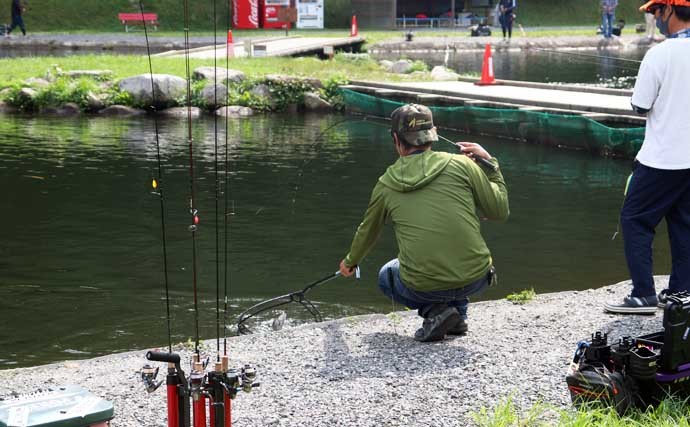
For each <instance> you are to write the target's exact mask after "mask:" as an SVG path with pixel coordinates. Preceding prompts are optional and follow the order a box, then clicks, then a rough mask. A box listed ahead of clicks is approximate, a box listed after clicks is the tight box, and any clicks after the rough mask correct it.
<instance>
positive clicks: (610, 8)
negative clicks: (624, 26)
mask: <svg viewBox="0 0 690 427" xmlns="http://www.w3.org/2000/svg"><path fill="white" fill-rule="evenodd" d="M616 7H618V0H601V32H602V34H603V35H604V37H605V38H607V39H610V38H611V32H612V31H613V22H614V21H615V20H616Z"/></svg>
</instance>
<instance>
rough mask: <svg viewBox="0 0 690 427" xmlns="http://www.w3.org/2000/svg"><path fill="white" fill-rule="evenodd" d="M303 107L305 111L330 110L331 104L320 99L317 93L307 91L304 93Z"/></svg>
mask: <svg viewBox="0 0 690 427" xmlns="http://www.w3.org/2000/svg"><path fill="white" fill-rule="evenodd" d="M304 108H305V109H306V110H307V111H331V110H332V109H333V106H332V105H331V104H330V103H329V102H328V101H326V100H323V99H321V97H320V96H319V94H318V93H314V92H307V93H305V94H304Z"/></svg>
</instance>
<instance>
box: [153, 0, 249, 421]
mask: <svg viewBox="0 0 690 427" xmlns="http://www.w3.org/2000/svg"><path fill="white" fill-rule="evenodd" d="M213 1H214V18H213V19H214V38H215V37H216V36H215V34H216V33H217V27H216V24H215V22H217V11H216V3H215V2H216V1H217V0H213ZM139 8H140V11H141V14H142V20H143V15H144V11H143V5H142V2H141V0H139ZM189 16H190V15H189V3H188V0H184V22H185V29H184V38H185V67H186V71H187V130H188V135H187V142H188V145H189V175H190V198H189V212H190V214H191V217H192V223H191V225H190V226H189V227H188V229H189V231H190V232H191V233H192V262H193V290H194V319H195V346H194V353H193V355H192V367H191V371H190V374H189V376H187V375H186V374H185V372H184V371H183V370H182V368H181V364H180V356H179V355H178V354H176V353H173V352H172V342H171V340H172V338H171V331H170V308H169V292H168V281H167V258H166V257H164V260H165V261H164V265H165V274H166V311H167V319H168V351H167V353H163V352H157V351H150V352H148V353H147V355H146V358H147V360H148V361H150V362H163V363H167V366H168V374H167V376H166V388H167V407H168V408H167V409H168V417H167V419H168V427H192V426H193V427H206V426H207V424H206V420H207V414H208V419H209V422H210V427H231V426H232V417H231V413H230V407H231V400H232V399H234V398H235V397H236V396H237V394H238V393H239V392H240V391H244V392H251V391H252V389H253V388H254V387H258V386H259V383H258V382H257V381H256V378H257V374H256V369H255V368H254V367H253V366H251V365H249V364H246V365H244V366H242V367H240V368H237V369H234V368H230V366H229V359H228V356H227V345H226V346H225V347H226V351H225V354H224V356H223V357H222V359H221V358H220V329H219V328H220V264H219V263H220V254H219V251H220V242H219V233H220V230H219V224H218V199H219V193H220V188H219V187H220V182H219V181H220V179H219V170H218V163H219V162H218V126H217V121H215V122H214V135H215V143H214V163H215V192H216V347H217V349H216V350H217V358H216V363H215V364H214V367H213V369H212V370H210V371H207V370H206V367H207V363H208V359H207V360H206V362H202V361H201V355H200V351H199V305H198V287H197V255H196V249H197V248H196V246H197V243H196V231H197V227H198V225H199V215H198V210H197V208H196V205H195V179H194V155H193V154H194V153H193V148H194V147H193V144H194V141H193V138H192V114H191V83H190V81H191V72H190V71H191V69H190V60H189ZM228 16H229V11H228ZM228 22H229V18H228ZM144 31H145V34H146V45H147V52H148V59H149V70H150V75H151V87H152V97H153V100H154V102H155V98H156V97H155V92H153V91H154V81H153V67H152V65H151V53H150V50H149V39H148V32H147V28H146V22H145V20H144ZM216 64H217V62H216V60H215V59H214V65H216ZM214 83H215V84H217V66H216V76H215V77H214ZM226 95H227V94H226ZM215 96H217V95H214V97H215ZM226 99H227V98H226ZM214 101H215V103H216V104H217V99H215V98H214ZM152 109H154V110H155V105H154V106H153V107H152ZM158 133H159V132H158V126H157V122H156V144H157V148H158V147H159V143H158ZM225 156H226V158H225V163H226V182H227V181H228V180H229V178H228V176H227V174H228V166H227V165H228V158H227V157H228V148H227V119H226V153H225ZM158 163H159V179H158V181H157V180H155V179H154V180H153V187H154V190H155V189H157V188H158V186H159V185H158V182H159V181H161V180H162V178H160V176H161V175H162V172H161V166H160V164H161V161H160V150H158ZM157 194H159V196H160V198H161V217H162V218H164V211H165V209H164V206H163V197H162V190H161V191H160V192H159V193H157ZM226 197H227V196H226ZM226 211H227V200H226ZM162 222H163V247H164V254H165V253H166V250H165V226H164V224H165V222H164V219H163V220H162ZM226 224H227V221H226ZM225 246H226V251H225V252H226V254H225V258H226V269H225V275H226V285H225V288H226V295H225V311H226V317H227V300H228V297H227V274H228V273H227V227H226V242H225ZM158 372H159V368H153V367H152V366H150V365H148V364H146V365H145V366H144V367H143V368H142V369H141V371H140V374H141V380H142V382H143V383H144V386H145V388H146V390H147V391H148V392H149V393H152V392H154V391H156V389H158V387H160V385H161V384H162V383H163V381H157V380H156V377H157V375H158ZM190 401H191V402H190ZM190 421H191V424H190Z"/></svg>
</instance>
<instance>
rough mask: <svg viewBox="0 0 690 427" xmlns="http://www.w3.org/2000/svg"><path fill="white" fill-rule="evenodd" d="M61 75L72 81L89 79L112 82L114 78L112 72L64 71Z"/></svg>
mask: <svg viewBox="0 0 690 427" xmlns="http://www.w3.org/2000/svg"><path fill="white" fill-rule="evenodd" d="M61 75H63V76H66V77H69V78H71V79H79V78H82V77H89V78H92V79H94V80H110V79H112V78H113V72H112V71H110V70H72V71H63V72H62V74H61Z"/></svg>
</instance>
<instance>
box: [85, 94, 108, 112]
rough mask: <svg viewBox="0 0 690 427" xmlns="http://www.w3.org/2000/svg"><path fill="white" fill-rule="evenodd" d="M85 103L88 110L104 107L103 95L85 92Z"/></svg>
mask: <svg viewBox="0 0 690 427" xmlns="http://www.w3.org/2000/svg"><path fill="white" fill-rule="evenodd" d="M86 104H87V106H88V110H89V111H98V110H102V109H103V108H105V102H104V99H103V96H98V95H96V94H95V93H93V92H89V93H87V94H86Z"/></svg>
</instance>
